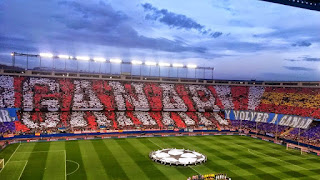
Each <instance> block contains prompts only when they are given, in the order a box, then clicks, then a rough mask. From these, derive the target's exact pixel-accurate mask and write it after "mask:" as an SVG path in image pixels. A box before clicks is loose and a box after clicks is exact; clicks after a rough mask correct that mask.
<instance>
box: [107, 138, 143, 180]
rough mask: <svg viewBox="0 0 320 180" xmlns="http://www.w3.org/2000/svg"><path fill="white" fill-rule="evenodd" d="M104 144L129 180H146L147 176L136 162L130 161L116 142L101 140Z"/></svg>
mask: <svg viewBox="0 0 320 180" xmlns="http://www.w3.org/2000/svg"><path fill="white" fill-rule="evenodd" d="M103 142H104V143H105V144H107V146H108V148H109V149H110V151H111V152H112V154H113V155H114V156H115V157H116V158H117V161H119V162H120V163H119V164H120V166H121V167H122V169H123V170H124V171H125V172H126V174H127V176H128V178H129V179H133V180H135V179H148V177H147V175H146V174H145V172H144V171H143V169H141V168H140V167H139V166H138V165H137V163H136V161H134V159H132V158H131V157H130V156H129V155H128V154H127V153H126V152H125V151H124V150H123V149H122V148H121V147H120V145H119V144H118V143H117V142H116V140H114V139H106V140H103Z"/></svg>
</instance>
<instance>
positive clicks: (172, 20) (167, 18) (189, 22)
mask: <svg viewBox="0 0 320 180" xmlns="http://www.w3.org/2000/svg"><path fill="white" fill-rule="evenodd" d="M142 7H143V9H144V10H145V11H146V12H149V14H146V16H145V19H147V20H153V21H159V22H161V23H163V24H166V25H167V26H169V27H172V28H177V29H186V30H191V29H195V30H197V31H198V32H199V33H201V34H204V35H205V34H209V36H210V37H212V38H217V37H219V36H221V35H222V32H212V30H211V29H206V28H205V26H204V25H201V24H199V23H198V22H196V21H195V20H193V19H191V18H189V17H187V16H185V15H183V14H176V13H173V12H170V11H168V10H167V9H158V8H156V7H153V6H152V5H151V4H150V3H145V4H142Z"/></svg>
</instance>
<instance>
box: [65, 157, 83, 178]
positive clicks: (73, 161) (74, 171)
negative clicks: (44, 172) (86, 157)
mask: <svg viewBox="0 0 320 180" xmlns="http://www.w3.org/2000/svg"><path fill="white" fill-rule="evenodd" d="M66 161H69V162H73V163H75V164H77V165H78V167H77V169H76V170H74V171H72V172H71V173H68V174H67V176H69V175H71V174H73V173H75V172H76V171H78V169H79V168H80V164H79V163H77V162H75V161H72V160H66Z"/></svg>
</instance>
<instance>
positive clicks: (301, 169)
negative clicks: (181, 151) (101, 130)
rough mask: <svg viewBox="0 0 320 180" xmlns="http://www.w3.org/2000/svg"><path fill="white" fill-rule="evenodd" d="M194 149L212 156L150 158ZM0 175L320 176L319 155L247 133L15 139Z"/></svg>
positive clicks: (11, 178) (4, 178)
mask: <svg viewBox="0 0 320 180" xmlns="http://www.w3.org/2000/svg"><path fill="white" fill-rule="evenodd" d="M168 147H173V148H187V149H193V150H196V151H198V152H200V153H203V154H205V155H206V156H207V157H208V161H207V162H206V163H204V164H202V165H198V166H193V167H173V166H172V167H170V166H165V165H161V164H157V163H155V162H153V161H151V160H150V159H149V157H148V154H149V152H150V151H152V150H157V149H160V148H168ZM0 158H4V159H5V163H6V164H5V168H4V169H3V170H2V171H1V172H0V179H1V180H16V179H30V180H31V179H32V180H36V179H49V180H51V179H57V180H60V179H61V180H63V179H70V180H72V179H75V180H76V179H77V180H79V179H92V180H97V179H139V180H141V179H161V180H165V179H175V180H179V179H181V180H185V179H187V177H189V176H192V175H195V174H197V173H201V174H206V173H227V174H228V175H229V176H230V177H231V178H232V179H233V180H234V179H235V180H237V179H268V180H276V179H308V180H310V179H314V180H319V179H320V158H319V157H317V156H315V155H300V151H297V150H286V148H285V147H284V146H281V145H277V144H273V143H270V142H265V141H262V140H258V139H253V138H250V137H245V136H198V137H195V136H194V137H187V136H184V137H153V138H126V139H104V140H82V141H59V142H38V143H22V144H13V145H10V146H8V147H7V148H5V149H4V150H2V151H1V152H0Z"/></svg>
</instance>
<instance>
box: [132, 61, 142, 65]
mask: <svg viewBox="0 0 320 180" xmlns="http://www.w3.org/2000/svg"><path fill="white" fill-rule="evenodd" d="M131 64H137V65H140V64H142V61H138V60H132V61H131Z"/></svg>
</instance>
